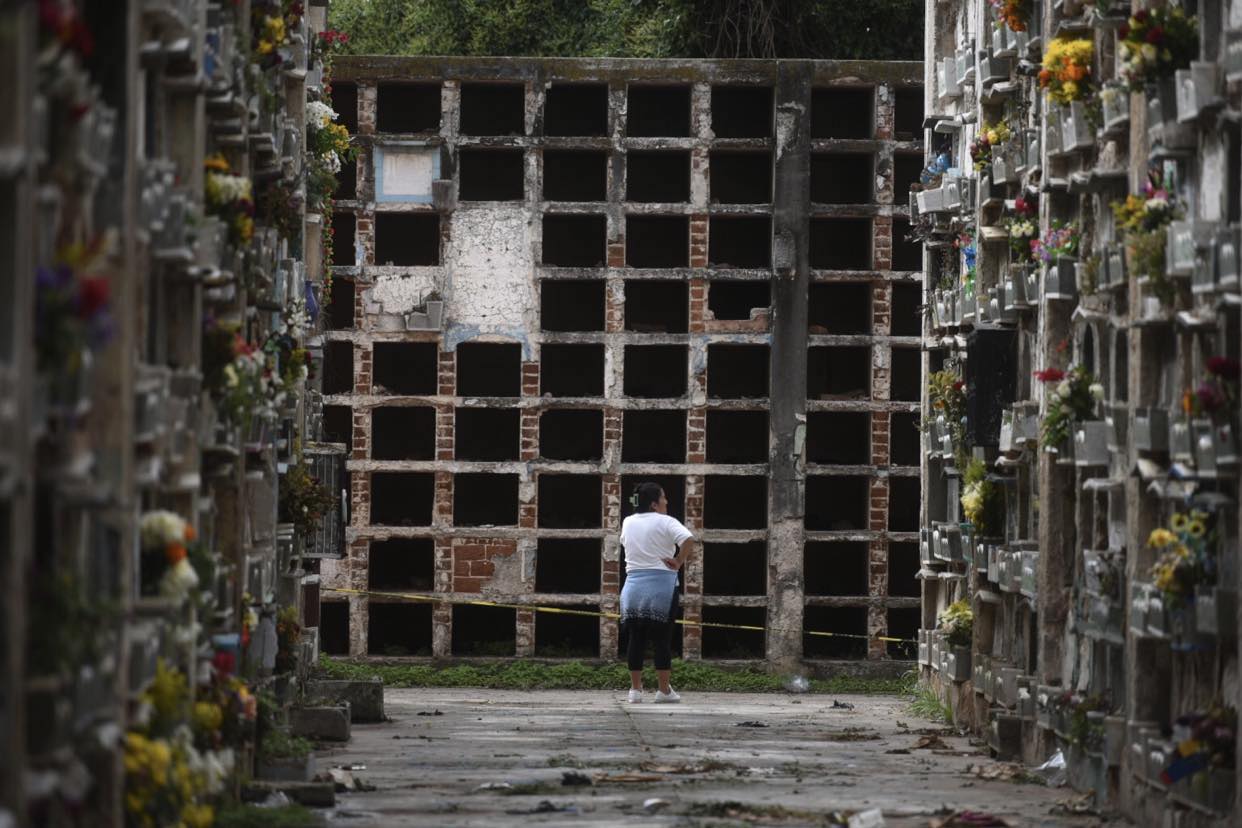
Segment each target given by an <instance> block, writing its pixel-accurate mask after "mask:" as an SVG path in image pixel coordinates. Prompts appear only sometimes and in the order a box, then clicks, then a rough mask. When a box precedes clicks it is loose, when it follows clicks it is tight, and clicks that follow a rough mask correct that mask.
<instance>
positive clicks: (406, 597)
mask: <svg viewBox="0 0 1242 828" xmlns="http://www.w3.org/2000/svg"><path fill="white" fill-rule="evenodd" d="M322 591H323V592H340V593H344V594H346V595H366V596H374V597H379V598H396V599H398V600H400V601H425V602H427V603H429V604H458V605H462V606H470V607H496V608H499V609H513V610H531V611H533V612H547V613H557V614H560V615H586V616H589V617H591V618H612V619H619V618H620V617H621V616H620V614H619V613H615V612H599V611H592V610H579V609H566V608H565V607H544V606H538V605H536V604H505V603H501V602H500V601H483V600H478V599H474V600H461V599H448V598H444V597H443V596H440V595H412V594H410V593H408V592H377V591H374V590H368V589H347V588H345V587H322ZM674 623H677V624H682V625H684V626H687V627H711V628H713V629H718V630H749V631H753V632H766V631H768V630H773V631H775V632H785V630H781V629H779V628H777V627H756V626H754V625H751V624H718V623H714V622H711V621H686V620H685V619H682V618H678V619H676V621H675V622H674ZM800 632H801V633H802V634H803V635H817V636H820V637H823V638H860V639H863V640H865V641H870V640H873V639H874V640H876V641H884V642H890V643H894V644H917V643H918V641H916V640H915V639H913V638H893V637H892V636H888V635H858V634H856V633H834V632H821V631H819V630H801V631H800Z"/></svg>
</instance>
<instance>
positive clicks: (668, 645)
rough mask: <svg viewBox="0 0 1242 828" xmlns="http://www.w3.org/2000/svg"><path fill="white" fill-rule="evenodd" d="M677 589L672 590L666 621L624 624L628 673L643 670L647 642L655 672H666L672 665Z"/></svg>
mask: <svg viewBox="0 0 1242 828" xmlns="http://www.w3.org/2000/svg"><path fill="white" fill-rule="evenodd" d="M677 608H678V600H677V588H676V587H674V588H673V602H672V605H671V606H670V607H669V610H668V620H667V621H646V620H642V619H632V620H630V621H627V622H626V624H625V630H626V635H628V636H629V641H628V643H627V645H626V648H625V656H626V661H627V662H628V663H629V667H630V671H631V672H635V671H638V670H641V669H643V655H644V654H645V653H646V651H647V642H648V641H650V642H651V646H652V649H653V650H654V651H655V654H654V658H653V659H652V661H653V662H654V664H655V668H656V669H657V670H668V669H669V668H671V667H672V665H673V624H674V623H676V622H675V620H674V619H676V618H677Z"/></svg>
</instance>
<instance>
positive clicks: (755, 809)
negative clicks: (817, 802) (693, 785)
mask: <svg viewBox="0 0 1242 828" xmlns="http://www.w3.org/2000/svg"><path fill="white" fill-rule="evenodd" d="M686 813H687V815H689V816H699V817H717V818H724V819H740V820H743V821H745V822H759V821H762V822H764V823H769V822H774V821H775V822H786V821H793V820H797V821H799V822H803V821H814V822H818V821H819V820H820V819H822V816H821V815H819V814H811V813H810V812H808V811H793V810H790V809H789V808H786V807H784V806H783V805H758V804H755V803H751V802H732V801H729V802H693V803H691V804H690V808H689V810H688V811H687V812H686Z"/></svg>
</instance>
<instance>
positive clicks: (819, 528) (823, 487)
mask: <svg viewBox="0 0 1242 828" xmlns="http://www.w3.org/2000/svg"><path fill="white" fill-rule="evenodd" d="M870 482H871V481H870V479H869V478H867V477H860V476H857V475H851V476H844V475H835V474H834V475H823V474H817V475H810V476H808V477H807V479H806V528H807V529H809V530H810V531H812V532H861V531H863V530H865V529H866V528H867V507H868V505H869V504H868V500H869V491H870ZM916 509H917V504H916Z"/></svg>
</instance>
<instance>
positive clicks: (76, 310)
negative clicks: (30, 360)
mask: <svg viewBox="0 0 1242 828" xmlns="http://www.w3.org/2000/svg"><path fill="white" fill-rule="evenodd" d="M102 253H103V239H102V238H100V239H97V240H96V241H95V242H94V243H92V244H91V245H89V246H83V245H70V246H68V247H65V248H62V249H61V250H60V251H59V253H58V255H57V262H56V264H54V265H52V266H51V267H40V268H38V269H37V270H36V271H35V321H34V328H35V367H36V370H37V371H38V373H39V374H40V375H42V376H44V377H46V378H47V381H48V383H49V384H51V385H52V386H53V387H55V388H56V389H57V393H56V394H55V397H56V399H57V401H58V402H63V403H64V404H65V405H66V406H69V407H71V408H72V407H76V405H77V403H78V401H79V399H80V398H81V397H82V396H83V394H84V390H85V376H86V371H87V369H88V366H89V363H90V354H91V353H94V352H97V351H99V350H101V349H102V348H103V347H104V346H106V345H107V344H108V342H109V341H110V340H111V339H112V334H113V330H114V326H113V318H112V298H111V295H110V293H111V290H110V285H109V282H108V279H107V277H105V276H103V275H100V274H95V273H92V272H91V271H92V270H93V266H94V263H95V262H96V260H97V259H98V258H99V257H100V255H101V254H102Z"/></svg>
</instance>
